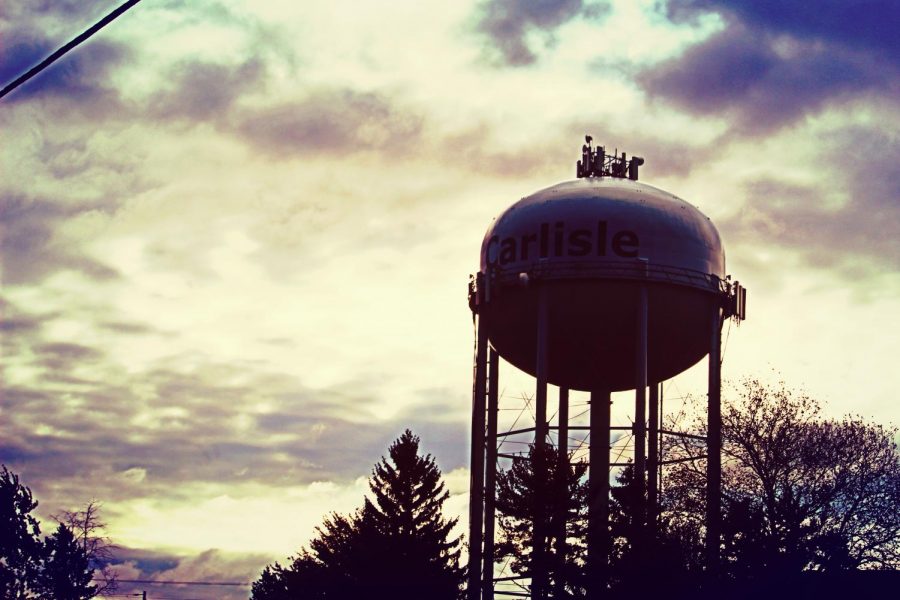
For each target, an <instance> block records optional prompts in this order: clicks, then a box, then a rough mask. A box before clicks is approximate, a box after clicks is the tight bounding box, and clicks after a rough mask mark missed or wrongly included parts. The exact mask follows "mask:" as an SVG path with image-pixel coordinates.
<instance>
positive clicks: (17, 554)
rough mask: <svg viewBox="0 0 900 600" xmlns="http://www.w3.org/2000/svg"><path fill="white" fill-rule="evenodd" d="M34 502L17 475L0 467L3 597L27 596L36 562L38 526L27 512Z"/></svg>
mask: <svg viewBox="0 0 900 600" xmlns="http://www.w3.org/2000/svg"><path fill="white" fill-rule="evenodd" d="M37 506H38V502H37V500H35V499H34V498H33V497H32V495H31V490H30V489H29V488H28V487H26V486H24V485H22V484H21V483H19V476H18V475H16V474H15V473H12V472H10V471H9V470H8V469H7V468H6V466H5V465H4V466H3V470H2V471H0V592H2V594H0V595H2V597H3V598H29V597H31V596H30V594H31V590H32V589H33V587H34V582H35V580H36V577H37V573H38V570H39V566H40V558H41V551H42V546H41V542H40V534H41V529H40V527H39V526H38V522H37V519H35V518H34V516H33V515H32V514H31V511H33V510H34V509H35V508H37Z"/></svg>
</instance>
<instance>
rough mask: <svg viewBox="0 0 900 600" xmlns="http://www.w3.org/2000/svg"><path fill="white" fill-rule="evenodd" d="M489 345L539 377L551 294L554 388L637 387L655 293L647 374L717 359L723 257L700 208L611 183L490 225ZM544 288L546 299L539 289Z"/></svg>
mask: <svg viewBox="0 0 900 600" xmlns="http://www.w3.org/2000/svg"><path fill="white" fill-rule="evenodd" d="M481 272H482V273H483V274H485V276H486V277H487V279H488V280H489V281H490V292H489V293H490V298H489V301H487V302H485V303H484V304H483V306H482V308H481V309H480V310H481V311H482V312H481V314H482V315H483V316H484V317H485V323H486V324H487V327H488V336H489V339H490V342H491V345H492V346H493V347H494V348H495V349H496V350H497V352H498V353H499V354H500V355H501V356H502V357H504V358H505V359H506V360H507V361H509V362H510V363H512V364H513V365H515V366H516V367H518V368H519V369H521V370H523V371H525V372H527V373H530V374H532V375H534V374H535V371H536V368H535V367H536V357H537V352H536V340H537V321H538V298H539V296H540V294H541V293H543V294H545V298H546V300H545V302H546V315H547V332H548V346H547V358H548V365H547V367H548V381H549V382H550V383H552V384H555V385H559V386H564V387H568V388H570V389H576V390H598V389H604V390H609V391H618V390H625V389H633V388H635V387H636V385H635V383H636V381H637V378H636V371H637V369H636V364H637V361H636V357H637V347H638V344H637V335H638V334H637V331H638V310H637V307H638V303H639V290H640V287H641V286H642V285H643V286H646V288H647V290H648V355H647V359H648V376H649V378H650V381H662V380H665V379H668V378H670V377H672V376H674V375H675V374H677V373H680V372H682V371H684V370H685V369H687V368H689V367H690V366H692V365H693V364H695V363H696V362H698V361H699V360H700V359H701V358H703V357H704V356H705V355H706V354H707V353H708V352H709V343H710V338H711V334H712V315H713V314H714V313H713V311H714V310H715V307H717V306H718V305H719V302H720V285H721V281H722V279H723V278H724V276H725V254H724V251H723V248H722V242H721V240H720V238H719V233H718V232H717V231H716V228H715V227H714V226H713V224H712V222H711V221H710V220H709V218H707V217H706V216H705V215H703V214H702V213H701V212H700V211H699V210H697V209H696V208H694V207H693V206H691V205H690V204H688V203H687V202H685V201H684V200H681V199H680V198H678V197H676V196H673V195H672V194H669V193H667V192H665V191H663V190H660V189H658V188H655V187H653V186H650V185H646V184H643V183H639V182H637V181H631V180H627V179H619V178H612V177H588V178H584V179H578V180H576V181H570V182H565V183H561V184H558V185H555V186H552V187H549V188H547V189H544V190H541V191H539V192H537V193H535V194H533V195H531V196H528V197H526V198H523V199H522V200H520V201H519V202H517V203H515V204H514V205H512V206H511V207H509V208H508V209H507V210H506V211H504V212H503V213H502V214H501V215H500V216H499V217H497V219H496V220H495V221H494V223H493V225H492V226H491V227H490V229H489V230H488V232H487V234H486V235H485V237H484V242H483V243H482V247H481ZM541 290H543V291H541Z"/></svg>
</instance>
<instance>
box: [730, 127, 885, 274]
mask: <svg viewBox="0 0 900 600" xmlns="http://www.w3.org/2000/svg"><path fill="white" fill-rule="evenodd" d="M822 142H823V151H822V153H821V155H820V157H819V160H820V162H821V163H822V164H823V165H834V166H835V167H836V168H835V169H834V171H833V174H832V175H827V176H825V175H823V178H822V179H821V180H820V181H819V182H817V183H815V184H811V185H797V184H792V183H789V182H786V181H781V180H777V179H771V178H766V179H759V180H755V181H751V182H749V183H748V184H746V190H747V193H748V201H747V202H746V203H745V205H744V207H743V208H742V209H741V210H740V211H739V212H738V213H737V214H736V215H734V216H733V217H731V218H729V219H723V220H721V221H720V222H719V226H720V228H721V229H722V231H723V233H725V235H726V237H728V238H730V239H734V240H736V241H739V242H749V243H751V244H754V245H755V246H756V247H762V248H765V247H771V246H777V247H781V248H787V249H790V250H793V251H795V252H798V253H799V254H800V255H801V256H802V257H803V259H804V261H805V262H806V263H807V264H808V265H810V266H814V267H827V268H833V269H835V270H836V271H837V272H838V273H840V274H842V275H843V276H844V277H846V278H848V279H861V278H865V277H868V276H871V275H873V274H876V273H885V272H887V273H890V272H893V273H897V272H898V271H900V205H898V203H897V199H898V198H900V184H898V182H900V140H898V139H897V138H896V136H891V135H890V134H887V133H884V132H879V131H874V130H870V129H864V128H845V129H841V130H838V131H836V132H834V133H832V134H831V136H830V137H829V138H826V139H824V140H822ZM847 148H852V149H853V152H852V153H848V152H847ZM835 193H837V194H838V196H839V197H841V198H842V202H841V203H840V204H839V205H837V206H835V205H833V204H832V203H831V202H829V199H830V198H832V197H833V196H834V194H835Z"/></svg>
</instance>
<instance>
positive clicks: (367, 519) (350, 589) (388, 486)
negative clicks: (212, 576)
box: [252, 430, 464, 600]
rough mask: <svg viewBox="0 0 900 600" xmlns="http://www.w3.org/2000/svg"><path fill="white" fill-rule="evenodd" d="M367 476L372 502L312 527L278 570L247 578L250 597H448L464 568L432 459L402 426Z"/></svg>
mask: <svg viewBox="0 0 900 600" xmlns="http://www.w3.org/2000/svg"><path fill="white" fill-rule="evenodd" d="M388 456H389V459H386V458H382V459H381V461H379V462H378V463H377V464H376V465H375V467H374V469H373V471H372V477H371V479H370V480H369V488H370V490H371V492H372V496H373V499H374V502H373V501H372V500H370V499H368V498H366V499H365V500H364V504H363V506H362V508H361V509H359V510H358V511H356V512H355V513H353V514H351V515H349V516H342V515H338V514H332V515H330V516H329V517H326V519H325V521H324V523H323V524H322V526H320V527H318V528H317V529H316V536H315V537H314V539H313V540H312V541H311V542H310V545H309V549H302V550H301V552H300V553H299V554H298V555H297V556H296V557H294V558H293V559H291V564H290V565H289V566H287V567H282V566H281V565H280V564H278V563H275V564H274V565H272V566H268V567H266V569H265V570H264V571H263V573H262V574H261V576H260V578H259V579H258V580H257V581H256V582H254V583H253V588H252V598H253V600H288V599H291V600H302V599H307V598H309V599H312V598H316V599H328V600H332V599H344V598H347V599H349V598H363V597H374V598H394V599H397V600H405V599H407V598H408V599H413V598H417V599H418V598H434V599H436V600H444V599H446V600H455V599H456V598H457V597H458V595H459V591H460V587H461V585H462V581H463V575H464V572H463V570H462V568H461V567H460V566H459V553H460V549H459V546H460V540H459V539H458V538H456V539H453V538H452V537H451V530H452V529H453V527H454V526H455V525H456V519H452V520H448V519H445V518H443V516H442V514H441V509H442V507H443V504H444V502H445V501H446V500H447V498H449V492H448V491H447V490H446V489H445V487H444V484H443V482H442V481H441V472H440V470H439V469H438V467H437V465H436V464H435V462H434V459H433V458H432V456H431V455H430V454H429V455H426V456H420V455H419V438H418V437H417V436H415V435H413V434H412V433H411V432H410V431H409V430H406V431H405V432H404V433H403V435H401V436H400V438H398V439H397V440H396V441H394V443H393V444H391V446H390V448H389V449H388Z"/></svg>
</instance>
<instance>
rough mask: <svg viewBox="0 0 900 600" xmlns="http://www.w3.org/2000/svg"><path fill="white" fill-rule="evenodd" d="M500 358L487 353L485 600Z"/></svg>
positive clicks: (489, 594) (489, 595)
mask: <svg viewBox="0 0 900 600" xmlns="http://www.w3.org/2000/svg"><path fill="white" fill-rule="evenodd" d="M499 362H500V356H499V355H498V354H497V351H496V350H494V349H493V348H491V349H490V350H489V351H488V396H487V453H486V456H485V461H484V462H485V472H484V568H483V574H482V581H481V590H482V591H481V597H482V600H493V598H494V512H495V506H496V495H497V414H498V411H499V408H500V404H499V398H498V390H499V386H498V383H499V381H498V379H497V378H498V377H499V366H500V365H499Z"/></svg>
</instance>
